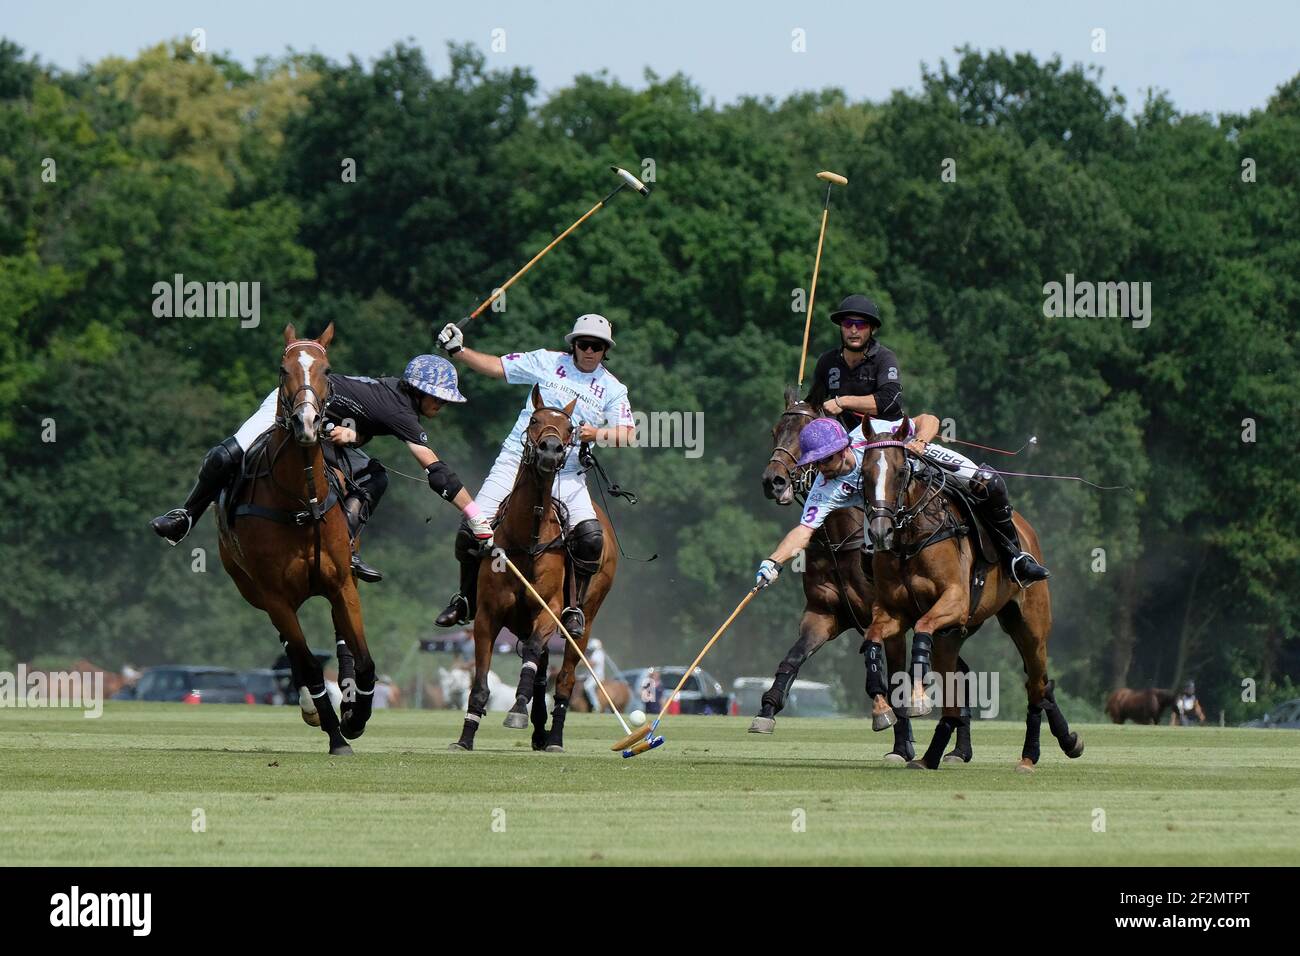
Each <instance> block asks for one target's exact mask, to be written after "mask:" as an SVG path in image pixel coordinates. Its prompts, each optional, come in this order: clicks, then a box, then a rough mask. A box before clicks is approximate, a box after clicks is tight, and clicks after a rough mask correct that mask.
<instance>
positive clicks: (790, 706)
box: [731, 677, 843, 717]
mask: <svg viewBox="0 0 1300 956" xmlns="http://www.w3.org/2000/svg"><path fill="white" fill-rule="evenodd" d="M771 686H772V678H770V677H737V678H736V679H735V681H733V682H732V685H731V689H732V690H733V691H735V694H736V702H737V704H738V705H739V707H740V712H741V713H742V714H757V713H758V712H759V711H760V710H762V708H763V694H765V693H766V692H767V689H768V688H769V687H771ZM781 716H782V717H841V716H843V715H842V714H841V713H840V712H839V708H838V707H836V706H835V698H834V697H832V696H831V685H830V684H822V683H820V682H818V681H815V680H796V681H795V682H794V683H792V684H791V685H790V690H789V692H788V693H787V694H786V697H785V706H784V707H783V708H782V709H781Z"/></svg>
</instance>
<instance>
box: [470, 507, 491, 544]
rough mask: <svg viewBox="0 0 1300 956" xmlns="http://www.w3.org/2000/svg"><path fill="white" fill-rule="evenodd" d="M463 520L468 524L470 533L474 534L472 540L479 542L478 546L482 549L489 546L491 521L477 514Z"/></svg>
mask: <svg viewBox="0 0 1300 956" xmlns="http://www.w3.org/2000/svg"><path fill="white" fill-rule="evenodd" d="M465 520H466V522H467V523H468V524H469V530H470V533H471V534H473V535H474V540H475V541H477V542H478V543H479V547H480V548H484V549H488V548H491V547H492V522H490V521H488V519H487V516H486V515H481V514H477V515H475V516H474V517H472V518H467V519H465Z"/></svg>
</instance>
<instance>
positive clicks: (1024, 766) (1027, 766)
mask: <svg viewBox="0 0 1300 956" xmlns="http://www.w3.org/2000/svg"><path fill="white" fill-rule="evenodd" d="M1033 772H1034V762H1033V761H1032V760H1030V759H1029V758H1028V757H1021V758H1020V762H1019V763H1018V764H1016V773H1033Z"/></svg>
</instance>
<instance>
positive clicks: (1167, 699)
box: [1151, 687, 1178, 707]
mask: <svg viewBox="0 0 1300 956" xmlns="http://www.w3.org/2000/svg"><path fill="white" fill-rule="evenodd" d="M1151 693H1153V694H1155V697H1156V703H1157V704H1159V705H1160V706H1161V707H1168V706H1169V705H1170V704H1172V703H1173V702H1174V698H1175V697H1177V696H1178V695H1177V694H1175V693H1174V692H1173V691H1172V690H1165V689H1163V688H1161V687H1152V688H1151Z"/></svg>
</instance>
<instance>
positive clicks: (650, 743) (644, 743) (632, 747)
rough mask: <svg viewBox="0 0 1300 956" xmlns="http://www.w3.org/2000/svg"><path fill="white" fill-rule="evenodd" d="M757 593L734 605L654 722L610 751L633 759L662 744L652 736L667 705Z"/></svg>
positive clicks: (635, 732) (630, 735) (752, 592)
mask: <svg viewBox="0 0 1300 956" xmlns="http://www.w3.org/2000/svg"><path fill="white" fill-rule="evenodd" d="M757 593H758V588H757V587H753V588H750V589H749V593H748V594H746V595H745V597H744V598H743V599H742V600H741V602H740V603H739V604H737V605H736V609H735V610H734V611H732V612H731V616H730V617H729V618H727V619H726V620H725V621H723V622H722V627H720V628H718V629H717V630H716V631H714V632H713V636H712V637H711V638H709V643H707V644H705V645H704V650H702V651H700V653H699V654H698V655H697V656H696V658H695V662H694V663H692V664H691V666H690V667H688V668H686V672H685V673H684V674H682V679H681V680H679V681H678V682H677V687H676V688H674V690H673V692H672V693H671V694H669V695H668V699H667V700H666V701H664V705H663V706H662V707H660V708H659V714H658V716H656V717H655V722H654V723H653V724H648V725H645V726H643V727H641V728H640V729H639V730H636V731H634V732H632V733H629V734H628V735H627V736H626V737H624V738H623V739H622V740H620V741H619V742H618V743H616V744H615V745H614V746H612V747H610V748H609V749H610V750H621V751H623V756H624V757H625V758H626V757H635V756H636V755H637V754H643V753H645V752H646V751H647V750H653V749H654V748H655V747H658V746H661V745H662V744H663V742H664V739H663V737H656V736H655V735H654V733H655V730H657V729H658V727H659V721H661V720H663V719H664V714H666V713H668V707H669V705H671V704H672V702H673V701H674V700H676V699H677V695H678V694H679V693H681V689H682V688H683V687H685V686H686V681H687V680H688V679H689V678H690V676H691V675H692V674H694V673H695V668H697V667H699V666H700V661H702V660H704V655H705V654H707V653H709V648H710V647H712V646H713V644H714V642H715V641H716V640H717V639H718V638H720V637H721V636H722V632H723V631H725V630H726V629H727V628H729V627H730V626H731V622H732V621H734V620H735V619H736V616H737V615H738V614H740V612H741V611H743V610H744V609H745V605H746V604H748V603H749V602H750V601H752V600H753V599H754V595H755V594H757Z"/></svg>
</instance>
